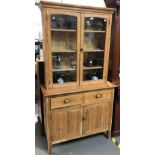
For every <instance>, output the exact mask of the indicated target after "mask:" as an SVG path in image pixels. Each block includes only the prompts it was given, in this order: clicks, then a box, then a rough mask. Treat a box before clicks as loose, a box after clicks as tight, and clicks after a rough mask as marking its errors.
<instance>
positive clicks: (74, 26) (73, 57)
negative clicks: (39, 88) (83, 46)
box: [47, 10, 80, 88]
mask: <svg viewBox="0 0 155 155" xmlns="http://www.w3.org/2000/svg"><path fill="white" fill-rule="evenodd" d="M47 14H48V17H47V18H48V24H47V25H49V27H48V32H49V35H48V45H49V46H48V47H47V50H48V53H49V54H48V59H49V61H48V62H49V64H48V66H49V73H47V74H49V77H50V79H49V85H50V88H56V87H67V86H75V85H79V50H80V44H79V43H80V41H79V37H80V36H79V35H80V29H79V27H80V14H78V13H70V12H65V11H64V12H63V11H54V10H53V11H51V10H48V13H47Z"/></svg>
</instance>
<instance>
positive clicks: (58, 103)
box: [51, 94, 82, 109]
mask: <svg viewBox="0 0 155 155" xmlns="http://www.w3.org/2000/svg"><path fill="white" fill-rule="evenodd" d="M79 104H82V94H74V95H66V96H60V97H56V98H51V109H55V108H61V107H67V106H72V105H79Z"/></svg>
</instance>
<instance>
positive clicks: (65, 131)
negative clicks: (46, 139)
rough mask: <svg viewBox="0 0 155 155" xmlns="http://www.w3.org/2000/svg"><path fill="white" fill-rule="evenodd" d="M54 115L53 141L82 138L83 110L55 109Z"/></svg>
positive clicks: (75, 107)
mask: <svg viewBox="0 0 155 155" xmlns="http://www.w3.org/2000/svg"><path fill="white" fill-rule="evenodd" d="M51 115H52V141H53V142H55V141H59V140H65V139H70V138H73V137H77V136H80V129H81V108H80V106H73V107H71V108H61V109H55V110H52V112H51Z"/></svg>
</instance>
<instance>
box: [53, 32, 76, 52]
mask: <svg viewBox="0 0 155 155" xmlns="http://www.w3.org/2000/svg"><path fill="white" fill-rule="evenodd" d="M51 38H52V51H53V52H59V51H63V52H73V51H74V52H75V51H76V48H77V45H76V38H77V34H76V33H75V32H65V31H62V32H61V31H52V33H51Z"/></svg>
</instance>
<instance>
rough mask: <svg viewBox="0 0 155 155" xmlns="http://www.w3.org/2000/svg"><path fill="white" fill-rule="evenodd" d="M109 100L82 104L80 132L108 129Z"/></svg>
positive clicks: (87, 132) (95, 131)
mask: <svg viewBox="0 0 155 155" xmlns="http://www.w3.org/2000/svg"><path fill="white" fill-rule="evenodd" d="M110 109H111V107H110V102H104V103H97V104H92V105H87V106H83V109H82V119H83V123H82V134H83V135H87V134H91V133H97V132H104V131H106V130H108V129H109V122H110V121H109V120H110V119H109V118H110V117H111V116H110V114H111V111H110Z"/></svg>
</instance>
